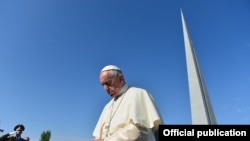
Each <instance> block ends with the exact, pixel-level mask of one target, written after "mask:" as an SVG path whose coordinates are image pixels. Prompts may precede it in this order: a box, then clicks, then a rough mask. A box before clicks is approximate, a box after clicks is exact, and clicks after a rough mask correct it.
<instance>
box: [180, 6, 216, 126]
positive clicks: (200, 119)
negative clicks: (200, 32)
mask: <svg viewBox="0 0 250 141" xmlns="http://www.w3.org/2000/svg"><path fill="white" fill-rule="evenodd" d="M181 20H182V27H183V35H184V43H185V53H186V63H187V73H188V85H189V95H190V104H191V115H192V124H209V125H214V124H217V123H216V119H215V116H214V112H213V109H212V105H211V103H210V100H209V96H208V93H207V90H206V86H205V83H204V81H203V79H202V74H201V70H200V68H199V64H198V61H197V57H196V55H195V51H194V47H193V45H192V42H191V40H190V37H189V34H188V30H187V25H186V22H185V19H184V16H183V13H182V10H181Z"/></svg>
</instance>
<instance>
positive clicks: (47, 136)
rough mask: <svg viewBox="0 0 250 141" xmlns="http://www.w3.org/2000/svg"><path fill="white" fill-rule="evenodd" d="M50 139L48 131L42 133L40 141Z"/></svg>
mask: <svg viewBox="0 0 250 141" xmlns="http://www.w3.org/2000/svg"><path fill="white" fill-rule="evenodd" d="M50 137H51V132H50V131H49V130H48V131H43V132H42V134H41V139H40V141H49V139H50Z"/></svg>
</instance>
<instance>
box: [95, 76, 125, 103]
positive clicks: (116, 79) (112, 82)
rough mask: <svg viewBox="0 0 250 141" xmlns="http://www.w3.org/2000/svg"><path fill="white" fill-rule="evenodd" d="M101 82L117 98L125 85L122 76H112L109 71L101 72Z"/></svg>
mask: <svg viewBox="0 0 250 141" xmlns="http://www.w3.org/2000/svg"><path fill="white" fill-rule="evenodd" d="M100 83H101V85H102V86H103V88H104V90H105V91H106V92H107V93H108V94H109V95H110V96H111V97H113V98H116V97H118V96H119V91H120V90H121V88H122V86H123V79H122V76H112V75H110V74H109V71H103V72H101V73H100Z"/></svg>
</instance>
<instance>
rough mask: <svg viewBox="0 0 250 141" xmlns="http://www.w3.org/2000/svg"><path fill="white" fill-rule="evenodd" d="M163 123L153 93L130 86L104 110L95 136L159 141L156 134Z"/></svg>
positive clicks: (119, 140)
mask: <svg viewBox="0 0 250 141" xmlns="http://www.w3.org/2000/svg"><path fill="white" fill-rule="evenodd" d="M160 124H163V120H162V118H161V115H160V113H159V111H158V109H157V107H156V105H155V103H154V100H153V98H152V97H151V95H150V93H149V92H147V91H146V90H144V89H141V88H136V87H130V86H128V85H127V84H126V85H125V86H124V87H123V88H122V89H121V91H120V97H119V98H118V99H116V100H115V99H112V100H111V101H110V102H109V103H107V105H106V106H105V107H104V109H103V111H102V114H101V116H100V118H99V120H98V122H97V125H96V127H95V129H94V132H93V136H94V137H95V138H96V139H104V141H155V140H156V139H155V136H154V132H155V131H156V130H158V127H159V125H160Z"/></svg>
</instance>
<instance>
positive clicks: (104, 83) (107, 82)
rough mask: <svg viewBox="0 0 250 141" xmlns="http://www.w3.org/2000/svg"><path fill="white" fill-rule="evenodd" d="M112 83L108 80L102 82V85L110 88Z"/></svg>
mask: <svg viewBox="0 0 250 141" xmlns="http://www.w3.org/2000/svg"><path fill="white" fill-rule="evenodd" d="M111 83H112V80H107V81H104V82H102V83H101V85H102V86H104V85H108V86H109V85H111Z"/></svg>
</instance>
